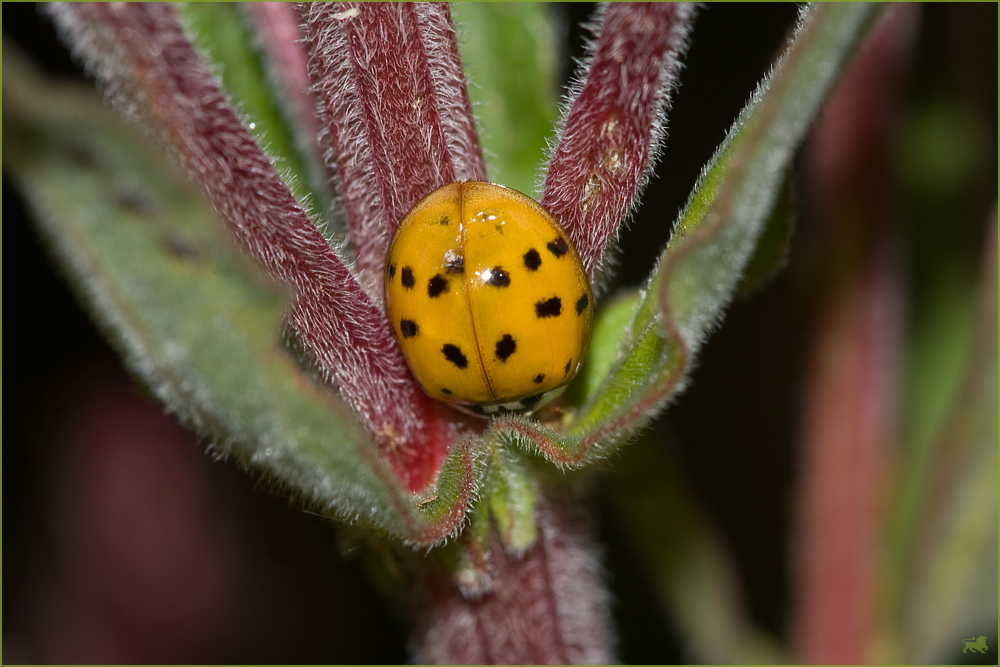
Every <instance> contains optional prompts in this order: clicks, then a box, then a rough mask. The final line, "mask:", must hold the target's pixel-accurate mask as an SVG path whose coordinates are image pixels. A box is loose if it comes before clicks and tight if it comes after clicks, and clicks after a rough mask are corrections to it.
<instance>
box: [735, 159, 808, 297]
mask: <svg viewBox="0 0 1000 667" xmlns="http://www.w3.org/2000/svg"><path fill="white" fill-rule="evenodd" d="M796 214H797V211H796V206H795V183H794V179H793V177H792V170H791V169H789V170H788V171H787V172H786V174H785V181H784V185H782V187H781V190H780V191H779V193H778V200H777V201H776V202H775V203H774V209H773V210H772V211H771V215H769V216H768V218H767V222H766V223H765V224H764V229H763V231H762V232H761V234H760V239H759V240H758V241H757V247H756V248H755V249H754V253H753V256H752V257H751V258H750V261H749V262H748V263H747V267H746V269H745V270H744V271H743V277H742V278H740V284H739V286H738V287H737V288H736V292H737V294H738V295H739V296H747V295H749V294H751V293H752V292H754V291H756V290H758V289H760V288H761V287H763V286H764V285H765V284H766V283H767V282H768V281H769V280H770V279H771V278H772V277H773V276H774V275H775V274H776V273H777V272H778V271H779V270H780V269H781V267H782V266H784V263H785V260H786V258H787V257H788V245H789V243H791V240H792V231H793V230H794V229H795V216H796Z"/></svg>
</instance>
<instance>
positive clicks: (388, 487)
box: [3, 48, 444, 538]
mask: <svg viewBox="0 0 1000 667" xmlns="http://www.w3.org/2000/svg"><path fill="white" fill-rule="evenodd" d="M4 55H5V60H6V62H5V63H4V81H3V88H4V90H3V92H4V95H3V122H4V138H5V139H6V146H5V149H6V150H5V151H4V154H3V160H4V168H5V169H6V170H7V173H9V174H10V175H11V176H12V177H13V178H14V180H15V181H16V182H17V184H18V185H19V186H20V188H21V189H22V191H23V192H24V194H25V197H26V199H27V201H28V203H29V205H30V206H31V208H32V209H33V210H34V212H35V213H36V216H37V218H38V222H39V224H40V226H41V229H42V231H43V232H44V235H45V236H46V237H47V239H48V240H49V242H50V243H51V246H52V250H53V252H54V254H55V255H56V256H57V257H58V259H60V260H61V263H62V265H63V266H64V268H65V271H66V273H67V276H68V278H69V282H70V283H71V284H72V285H73V286H74V287H75V288H76V289H77V290H78V293H79V295H80V296H81V298H82V299H83V300H84V301H85V302H86V303H87V304H88V305H89V307H90V309H91V311H92V312H93V313H94V315H95V317H96V319H97V320H98V322H99V324H100V325H101V326H102V327H103V329H104V330H105V332H106V333H107V334H108V336H109V337H110V338H111V340H112V342H113V343H114V344H115V345H116V346H117V347H118V349H119V350H120V351H121V353H122V354H123V356H124V357H125V360H126V363H127V365H128V366H129V367H130V368H131V369H132V371H133V372H134V373H135V374H136V375H138V376H139V377H140V378H141V379H142V380H143V381H144V382H145V383H146V384H147V385H148V386H149V387H150V388H151V390H152V391H153V392H154V393H155V394H156V396H157V397H158V398H159V399H160V400H161V401H163V403H164V404H165V405H166V406H167V409H168V410H169V411H171V412H175V413H176V414H177V415H178V416H179V417H180V418H181V419H182V420H184V421H185V422H187V423H188V424H190V425H191V426H192V427H194V428H195V429H196V430H198V431H199V432H200V433H202V434H203V435H204V436H206V437H207V438H208V439H209V442H210V447H211V448H212V449H213V450H214V451H215V452H216V453H217V454H219V455H222V456H227V457H232V458H234V459H236V460H237V461H238V462H239V463H240V464H241V465H244V466H247V467H250V468H253V469H255V470H257V471H259V472H261V473H263V475H264V477H265V478H266V479H267V480H268V481H270V482H272V483H274V484H275V485H277V486H279V487H281V488H282V489H286V490H288V491H289V492H291V493H293V494H295V495H296V496H299V497H300V499H301V500H302V501H303V502H305V503H308V504H309V505H310V506H313V507H317V508H318V509H319V511H320V512H323V513H325V514H328V515H330V516H334V517H338V518H340V519H343V520H346V521H349V522H356V523H359V524H363V525H367V526H371V527H374V528H376V529H379V530H382V531H385V532H386V533H388V534H391V535H395V536H398V537H404V538H406V537H408V536H410V535H412V534H413V532H414V530H415V529H417V528H419V526H415V525H414V522H413V518H412V516H411V513H412V505H411V501H410V500H409V499H408V498H403V497H401V496H400V495H399V492H398V491H397V490H396V487H395V485H394V484H392V483H391V482H387V481H386V480H391V479H392V477H391V474H390V473H389V472H388V470H385V469H384V468H383V466H382V465H381V464H380V463H379V462H378V461H376V460H375V457H374V453H373V452H374V450H373V448H372V447H371V444H370V443H369V441H368V438H367V436H366V434H365V433H364V432H363V430H362V429H361V428H360V427H358V425H357V424H356V422H355V420H354V418H353V416H352V415H351V414H350V413H349V411H348V410H347V408H346V407H345V405H344V404H343V403H342V401H341V400H340V399H339V397H337V396H336V395H335V394H334V393H332V392H331V391H330V390H329V388H327V387H325V386H322V385H319V384H317V383H315V382H313V381H312V380H311V378H310V377H309V376H308V375H307V374H306V373H304V372H303V370H302V368H301V367H300V366H299V365H298V364H297V363H296V361H295V360H294V359H293V358H292V357H291V356H290V355H289V354H288V352H287V350H286V348H285V347H284V345H283V343H282V327H283V323H282V313H283V311H284V308H285V305H286V298H285V297H284V296H283V295H282V294H280V293H279V292H278V290H277V289H275V288H274V287H273V286H272V285H270V284H268V283H266V282H265V281H264V280H263V279H262V278H261V277H260V276H259V275H257V273H256V272H255V270H254V269H252V268H251V267H250V266H249V264H248V263H247V262H245V261H243V260H242V259H241V258H240V257H238V256H236V255H235V253H233V252H232V251H231V248H230V244H229V241H228V239H226V238H224V237H222V232H221V230H222V226H221V225H220V224H218V222H217V221H216V220H215V219H214V217H213V215H212V213H211V211H210V209H209V207H208V205H207V204H206V202H205V201H204V200H203V198H202V197H201V196H200V195H199V194H197V193H196V192H195V191H194V190H192V189H191V187H190V186H189V185H188V184H187V183H185V182H184V181H182V180H181V179H180V178H178V176H177V175H176V174H175V173H174V171H172V170H171V169H168V168H167V167H166V166H165V165H164V162H163V156H162V151H158V150H156V149H154V148H151V147H150V146H149V145H147V144H146V142H145V141H144V140H143V139H142V137H139V136H137V135H136V134H135V133H134V132H132V131H131V130H130V128H128V127H127V126H126V125H125V124H124V123H122V122H121V121H120V120H119V119H118V118H117V116H115V115H114V114H113V112H112V111H111V110H110V109H108V108H106V107H105V106H104V105H103V104H102V102H101V100H100V98H99V96H98V95H96V94H95V93H94V92H93V91H92V90H76V89H68V88H61V87H57V86H54V85H48V84H43V83H40V82H38V81H37V80H33V79H32V77H31V75H29V74H28V73H27V72H25V71H24V70H23V69H21V68H20V67H18V66H17V63H16V59H15V58H13V57H11V54H10V53H9V52H8V50H7V49H6V48H5V54H4ZM442 495H444V494H442Z"/></svg>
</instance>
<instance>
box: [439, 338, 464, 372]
mask: <svg viewBox="0 0 1000 667" xmlns="http://www.w3.org/2000/svg"><path fill="white" fill-rule="evenodd" d="M441 352H442V353H443V354H444V358H445V359H447V360H448V361H450V362H451V363H453V364H455V365H456V366H458V367H459V368H465V367H466V366H468V365H469V360H468V359H466V358H465V355H464V354H462V350H460V349H459V348H458V346H457V345H452V344H451V343H445V344H444V347H442V348H441Z"/></svg>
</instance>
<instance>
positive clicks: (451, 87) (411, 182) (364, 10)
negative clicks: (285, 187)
mask: <svg viewBox="0 0 1000 667" xmlns="http://www.w3.org/2000/svg"><path fill="white" fill-rule="evenodd" d="M302 11H303V16H304V17H305V19H306V37H307V39H308V40H309V44H310V52H311V55H310V72H311V74H312V77H313V80H314V81H315V82H316V84H317V87H318V90H319V94H320V97H321V99H322V112H323V123H324V127H325V130H326V131H327V133H328V137H327V140H328V141H329V144H330V150H329V151H328V152H327V155H326V160H327V163H328V164H330V165H331V166H335V167H336V172H337V175H338V178H339V183H340V196H341V198H342V200H343V205H344V209H345V212H346V215H347V224H348V228H349V230H350V236H351V242H352V244H353V246H354V252H355V256H356V259H357V266H358V268H359V270H360V272H361V273H362V275H364V276H365V277H366V279H368V280H371V281H373V283H374V286H375V287H376V288H380V287H381V281H382V271H383V268H384V264H385V252H386V248H387V247H388V245H389V237H390V236H391V234H392V232H393V230H394V229H395V228H396V224H397V223H398V222H399V221H400V220H401V219H402V218H403V216H404V215H406V212H407V211H408V210H409V209H410V208H411V207H412V206H413V205H414V204H415V203H417V201H418V200H420V199H421V198H422V197H423V196H424V195H427V194H429V193H430V192H432V191H433V190H435V189H437V188H439V187H441V186H442V185H446V184H447V183H451V182H453V181H456V180H466V179H473V180H485V179H486V168H485V165H484V163H483V160H482V154H481V150H480V147H479V139H478V137H477V135H476V132H475V124H474V122H473V119H472V106H471V104H470V102H469V98H468V94H467V92H466V88H465V78H464V75H463V74H462V65H461V61H460V60H459V57H458V47H457V45H456V42H455V31H454V29H453V28H452V26H451V15H450V12H449V10H448V7H447V5H444V4H424V3H417V4H410V3H401V4H397V3H371V4H366V3H330V4H325V3H317V4H308V5H304V6H303V8H302ZM377 291H378V289H376V292H377Z"/></svg>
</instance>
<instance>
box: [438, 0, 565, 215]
mask: <svg viewBox="0 0 1000 667" xmlns="http://www.w3.org/2000/svg"><path fill="white" fill-rule="evenodd" d="M452 17H453V19H454V21H455V24H456V26H457V29H458V31H459V43H458V50H459V53H460V54H461V56H462V64H463V66H464V68H465V72H466V76H467V77H468V78H469V80H470V84H471V85H470V86H469V97H470V99H471V100H472V103H473V106H474V109H475V112H476V117H477V119H478V120H479V123H480V127H481V131H480V140H481V142H482V145H483V149H484V152H485V154H486V156H487V163H488V164H489V167H490V179H491V180H494V181H495V182H498V183H503V184H504V185H506V186H507V187H510V188H513V189H515V190H518V191H520V192H523V193H525V194H527V195H529V196H530V195H532V193H534V192H535V182H536V170H537V169H538V165H539V164H542V162H543V161H544V158H545V146H546V143H545V141H546V137H548V136H549V135H550V134H551V133H552V128H553V126H554V124H555V122H556V120H557V118H558V109H557V106H556V89H557V78H556V77H557V71H556V54H555V44H556V37H555V28H554V26H553V23H552V15H551V12H550V11H549V9H548V8H547V7H546V6H544V5H542V4H538V3H531V2H527V3H496V2H482V3H481V2H469V3H459V4H455V5H453V6H452ZM477 83H478V84H479V85H477Z"/></svg>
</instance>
